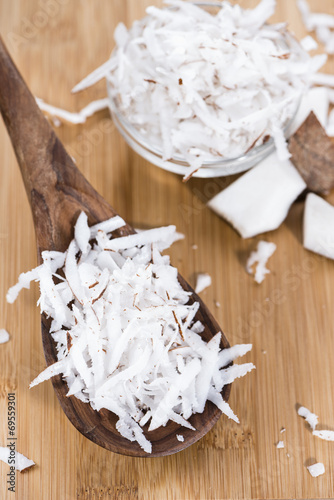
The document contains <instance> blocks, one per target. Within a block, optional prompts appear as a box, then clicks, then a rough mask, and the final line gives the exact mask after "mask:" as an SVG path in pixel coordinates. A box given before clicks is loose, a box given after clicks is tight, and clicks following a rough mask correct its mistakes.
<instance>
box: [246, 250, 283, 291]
mask: <svg viewBox="0 0 334 500" xmlns="http://www.w3.org/2000/svg"><path fill="white" fill-rule="evenodd" d="M276 248H277V247H276V245H275V243H269V242H267V241H260V242H259V243H258V245H257V249H256V251H255V252H252V253H251V254H250V256H249V259H248V261H247V265H246V269H247V272H248V273H249V274H254V279H255V281H256V283H259V284H260V283H262V281H263V280H264V278H265V277H266V274H269V273H270V271H269V269H267V268H266V264H267V262H268V260H269V259H270V257H271V256H272V255H273V253H274V252H275V250H276ZM254 264H257V265H256V270H255V273H254V272H253V266H254Z"/></svg>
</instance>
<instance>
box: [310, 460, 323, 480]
mask: <svg viewBox="0 0 334 500" xmlns="http://www.w3.org/2000/svg"><path fill="white" fill-rule="evenodd" d="M307 470H308V471H309V473H310V474H311V476H312V477H318V476H321V475H322V474H325V466H324V464H323V463H321V462H318V463H316V464H313V465H309V466H308V467H307Z"/></svg>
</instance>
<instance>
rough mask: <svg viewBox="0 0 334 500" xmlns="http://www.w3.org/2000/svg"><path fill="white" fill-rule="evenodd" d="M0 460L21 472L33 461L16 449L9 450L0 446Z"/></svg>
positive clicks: (33, 463) (29, 466)
mask: <svg viewBox="0 0 334 500" xmlns="http://www.w3.org/2000/svg"><path fill="white" fill-rule="evenodd" d="M0 460H1V461H2V462H5V464H8V465H11V466H14V467H15V469H16V470H18V471H20V472H22V471H24V470H25V469H30V468H31V467H33V466H34V465H36V464H35V462H33V461H32V460H30V459H29V458H27V457H25V456H24V455H22V454H21V453H19V452H18V451H11V450H10V449H9V448H6V447H4V446H0Z"/></svg>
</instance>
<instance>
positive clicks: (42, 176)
mask: <svg viewBox="0 0 334 500" xmlns="http://www.w3.org/2000/svg"><path fill="white" fill-rule="evenodd" d="M0 111H1V114H2V117H3V119H4V122H5V125H6V128H7V130H8V133H9V136H10V138H11V141H12V144H13V148H14V150H15V154H16V157H17V160H18V163H19V166H20V169H21V174H22V178H23V181H24V184H25V188H26V192H27V195H28V199H29V202H30V206H31V210H32V215H33V219H34V225H35V233H36V242H37V252H38V261H39V263H41V262H42V258H41V254H42V252H43V251H44V250H56V251H61V252H64V251H65V250H66V249H67V248H68V246H69V244H70V241H71V240H72V239H73V228H74V224H75V222H76V220H77V218H78V216H79V214H80V213H81V212H82V211H84V212H85V213H86V214H87V216H88V222H89V224H90V225H92V224H97V223H98V222H102V221H104V220H106V219H109V218H111V217H113V216H115V215H117V213H116V212H115V210H114V209H113V208H112V207H111V206H110V205H109V204H108V203H107V202H106V200H104V199H103V198H102V196H101V195H99V194H98V193H97V192H96V191H95V190H94V188H93V187H92V186H91V185H90V184H89V182H88V181H87V180H86V179H85V177H84V176H83V175H82V174H81V173H80V171H79V170H78V168H77V167H76V165H75V164H74V162H73V160H72V158H71V157H70V156H69V155H68V153H67V152H66V150H65V148H64V146H63V145H62V143H61V142H60V140H59V139H58V138H57V136H56V134H55V133H54V131H53V129H52V127H51V125H50V124H49V123H48V121H47V120H46V119H45V117H44V116H43V114H42V112H41V111H40V109H39V108H38V106H37V104H36V100H35V98H34V97H33V95H32V94H31V92H30V91H29V89H28V87H27V85H26V84H25V82H24V80H23V79H22V77H21V75H20V73H19V71H18V70H17V68H16V66H15V64H14V63H13V61H12V59H11V57H10V55H9V54H8V52H7V49H6V47H5V45H4V43H3V41H2V39H1V37H0ZM134 232H135V231H134V229H133V228H132V227H131V226H130V225H128V224H126V225H125V226H123V227H122V228H121V229H118V230H117V231H115V232H114V233H113V236H114V237H120V236H126V235H129V234H133V233H134ZM179 282H180V284H181V286H182V287H183V288H184V290H186V291H190V292H191V293H192V295H191V298H190V302H199V303H200V308H199V311H198V313H197V315H196V320H199V321H201V322H202V323H203V325H204V326H205V329H204V331H203V333H202V334H201V335H202V337H203V339H204V340H205V341H209V340H210V339H211V338H212V337H213V336H214V335H215V334H216V333H217V332H219V331H221V330H220V328H219V325H218V324H217V322H216V321H215V319H214V318H213V317H212V315H211V314H210V312H209V310H208V309H207V307H206V306H205V304H204V303H203V302H202V300H201V299H200V298H199V297H198V296H197V295H196V294H195V292H194V291H193V290H192V288H191V287H190V285H189V284H188V283H187V282H186V281H185V280H184V279H183V278H182V277H181V276H180V275H179ZM49 328H50V319H48V318H46V316H45V315H42V342H43V349H44V355H45V360H46V364H47V365H48V366H49V365H51V364H53V363H55V362H56V361H57V355H56V347H55V343H54V341H53V339H52V337H51V335H50V334H49ZM226 347H229V344H228V341H227V340H226V338H225V337H224V335H223V334H222V340H221V348H226ZM52 384H53V387H54V390H55V392H56V395H57V397H58V400H59V402H60V404H61V407H62V408H63V410H64V412H65V414H66V416H67V417H68V418H69V420H70V421H71V423H72V424H73V425H74V427H76V429H78V431H80V432H81V433H82V434H83V435H84V436H85V437H87V438H88V439H90V440H91V441H93V442H94V443H96V444H98V445H100V446H102V447H103V448H106V449H107V450H110V451H113V452H115V453H120V454H123V455H129V456H133V457H159V456H164V455H170V454H173V453H176V452H178V451H181V450H183V449H185V448H187V447H188V446H190V445H191V444H193V443H195V442H196V441H198V440H199V439H200V438H201V437H203V436H204V435H205V434H206V433H207V432H208V431H209V430H210V429H211V428H212V427H213V425H214V424H215V423H216V422H217V420H218V419H219V417H220V415H221V412H220V410H219V409H218V408H217V407H216V406H215V405H213V404H212V403H210V402H207V404H206V406H205V410H204V412H203V413H201V414H194V415H192V416H191V418H190V419H189V422H190V423H191V424H192V425H193V426H194V427H195V429H196V431H192V430H190V429H186V428H184V427H180V426H179V425H177V424H175V423H174V422H169V423H168V424H167V425H166V426H165V427H161V428H159V429H156V430H155V431H152V432H148V431H147V428H144V431H145V435H146V437H147V438H148V439H149V440H150V441H151V442H152V453H151V454H147V453H146V452H144V451H143V450H142V449H141V448H140V446H139V444H138V443H136V442H131V441H128V440H127V439H125V438H124V437H122V436H121V435H120V434H119V433H118V431H117V430H116V426H115V424H116V421H117V417H116V415H114V414H113V413H111V412H109V411H107V410H100V411H96V410H93V408H92V407H91V406H90V405H89V404H88V403H83V402H82V401H80V400H79V399H77V398H76V397H74V396H70V397H67V396H66V394H67V392H68V387H67V384H66V382H64V381H63V380H62V377H61V375H58V376H55V377H53V378H52ZM229 394H230V385H228V386H225V387H224V390H223V392H222V396H223V398H224V399H225V400H226V401H227V400H228V397H229ZM177 432H179V433H182V435H183V436H184V441H183V442H179V441H178V440H177V439H176V437H175V434H176V433H177Z"/></svg>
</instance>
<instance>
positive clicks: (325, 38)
mask: <svg viewBox="0 0 334 500" xmlns="http://www.w3.org/2000/svg"><path fill="white" fill-rule="evenodd" d="M297 5H298V8H299V11H300V13H301V15H302V18H303V22H304V25H305V28H306V29H307V30H308V31H315V33H316V36H317V38H318V40H319V42H320V43H323V44H324V47H325V50H326V52H327V53H328V54H334V31H333V30H334V16H332V15H330V14H325V13H320V12H319V13H318V12H316V13H313V12H311V10H310V7H309V4H308V2H307V1H306V0H297Z"/></svg>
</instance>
